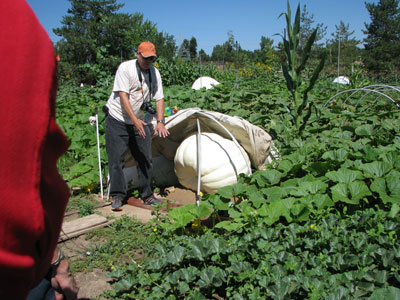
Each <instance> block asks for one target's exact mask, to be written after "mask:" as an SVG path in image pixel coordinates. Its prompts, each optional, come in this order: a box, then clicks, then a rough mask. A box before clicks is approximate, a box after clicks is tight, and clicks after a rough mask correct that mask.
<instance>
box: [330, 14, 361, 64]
mask: <svg viewBox="0 0 400 300" xmlns="http://www.w3.org/2000/svg"><path fill="white" fill-rule="evenodd" d="M349 27H350V25H349V24H347V25H346V24H345V23H344V22H343V21H340V23H339V25H335V28H336V31H335V32H333V33H332V34H331V36H332V39H330V40H329V41H328V45H327V48H329V52H330V63H335V64H336V62H337V57H338V55H339V54H340V57H339V62H340V65H341V66H342V67H343V66H344V67H348V68H349V69H348V70H347V71H349V70H350V67H351V65H352V63H353V62H355V61H356V60H358V59H359V58H360V55H361V49H359V48H358V47H357V45H358V44H359V43H360V41H359V40H357V39H355V38H353V37H351V36H352V35H353V34H354V30H353V31H350V29H349ZM339 47H340V49H339Z"/></svg>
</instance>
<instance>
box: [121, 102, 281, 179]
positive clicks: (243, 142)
mask: <svg viewBox="0 0 400 300" xmlns="http://www.w3.org/2000/svg"><path fill="white" fill-rule="evenodd" d="M197 120H199V124H200V128H201V132H202V133H204V132H210V133H215V134H218V135H219V136H221V137H222V138H224V139H227V140H231V136H230V135H229V134H228V133H227V132H226V131H225V129H224V128H222V127H221V126H220V125H219V124H218V123H216V122H215V121H218V122H219V123H220V124H222V125H223V126H224V127H225V128H226V129H227V130H228V131H229V132H230V134H232V135H233V136H234V137H235V139H236V140H237V142H238V143H239V144H240V146H241V147H242V148H243V149H244V151H245V152H246V154H247V156H248V158H249V161H250V163H251V167H252V168H254V169H263V167H264V165H265V164H266V163H270V162H272V161H273V160H274V159H276V158H277V157H278V153H277V151H276V149H275V147H274V143H273V141H272V138H271V136H270V135H269V134H268V133H267V132H266V131H265V130H263V129H262V128H260V127H258V126H255V125H253V124H251V123H250V122H248V121H247V120H245V119H243V118H240V117H237V116H228V115H225V114H222V113H218V112H214V111H208V110H201V109H200V108H188V109H182V110H179V111H178V112H177V113H176V114H175V115H172V116H169V117H166V118H165V127H166V128H167V129H168V130H169V132H170V135H169V136H168V137H166V138H160V137H158V136H154V137H153V143H152V151H153V162H154V159H156V158H157V157H163V159H160V160H158V162H162V164H163V166H162V169H163V174H170V175H172V172H173V170H174V168H175V167H174V159H175V155H176V152H177V149H178V147H179V146H180V145H181V144H182V142H183V141H184V140H185V139H186V138H188V137H190V136H192V135H195V134H197V131H198V129H197ZM214 120H215V121H214ZM146 122H148V123H150V121H149V120H146ZM151 123H152V126H155V125H156V120H155V119H153V120H152V121H151ZM204 151H206V150H204ZM194 155H195V154H194ZM164 158H165V159H164ZM133 166H134V164H133V162H132V160H130V161H127V164H126V167H133ZM158 169H159V168H156V167H155V166H154V168H153V173H155V174H153V179H154V177H155V176H157V172H158ZM160 169H161V168H160ZM161 177H162V176H161ZM161 177H160V178H161ZM168 180H169V181H170V182H168V183H165V185H164V186H166V185H168V184H169V185H173V181H176V180H177V177H176V176H169V178H168ZM155 183H156V184H157V185H159V183H158V182H157V180H155ZM159 186H162V185H159Z"/></svg>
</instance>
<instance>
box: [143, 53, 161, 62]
mask: <svg viewBox="0 0 400 300" xmlns="http://www.w3.org/2000/svg"><path fill="white" fill-rule="evenodd" d="M140 56H141V57H142V58H143V59H144V60H146V61H150V60H151V61H155V60H156V59H157V57H155V56H149V57H144V56H143V54H142V53H140Z"/></svg>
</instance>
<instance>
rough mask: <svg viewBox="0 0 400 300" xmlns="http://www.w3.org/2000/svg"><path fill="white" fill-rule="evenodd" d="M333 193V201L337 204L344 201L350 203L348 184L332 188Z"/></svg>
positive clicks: (339, 184)
mask: <svg viewBox="0 0 400 300" xmlns="http://www.w3.org/2000/svg"><path fill="white" fill-rule="evenodd" d="M331 192H332V199H333V201H335V202H338V201H342V202H346V203H348V202H350V199H349V198H348V195H349V190H348V189H347V184H346V183H338V184H336V185H334V186H332V187H331Z"/></svg>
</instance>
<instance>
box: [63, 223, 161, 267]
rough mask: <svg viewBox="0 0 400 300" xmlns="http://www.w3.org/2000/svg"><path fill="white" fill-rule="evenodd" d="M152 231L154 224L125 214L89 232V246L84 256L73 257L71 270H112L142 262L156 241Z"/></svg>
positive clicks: (87, 237)
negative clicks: (150, 225)
mask: <svg viewBox="0 0 400 300" xmlns="http://www.w3.org/2000/svg"><path fill="white" fill-rule="evenodd" d="M150 232H151V228H150V227H149V226H146V225H143V224H142V223H140V221H138V220H137V219H135V218H130V217H127V216H122V217H121V218H120V219H118V220H116V221H115V222H114V223H113V224H112V225H110V226H108V227H104V228H101V229H97V230H95V231H93V232H91V233H89V234H87V236H86V240H87V241H88V242H89V244H90V246H89V247H88V248H87V251H86V255H85V256H79V257H76V258H73V259H72V260H71V261H70V265H71V270H72V272H73V273H75V272H85V271H90V270H92V269H93V268H100V269H102V270H105V271H113V270H115V268H116V267H120V266H123V265H126V264H132V263H136V262H142V261H143V260H144V258H145V257H146V253H149V252H150V251H151V247H152V244H153V242H154V235H150V234H149V233H150Z"/></svg>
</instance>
